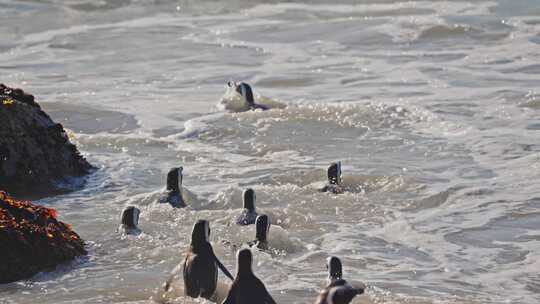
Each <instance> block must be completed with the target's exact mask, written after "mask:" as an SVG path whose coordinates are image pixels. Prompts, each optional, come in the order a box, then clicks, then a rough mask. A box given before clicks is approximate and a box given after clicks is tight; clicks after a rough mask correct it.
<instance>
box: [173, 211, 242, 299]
mask: <svg viewBox="0 0 540 304" xmlns="http://www.w3.org/2000/svg"><path fill="white" fill-rule="evenodd" d="M209 236H210V227H209V225H208V221H205V220H198V221H197V222H196V223H195V225H193V232H192V235H191V245H190V247H189V250H188V252H187V254H186V258H185V259H184V264H183V265H182V270H183V276H184V290H185V293H186V295H188V296H190V297H192V298H198V297H203V298H206V299H210V298H211V297H212V295H213V294H214V291H215V290H216V286H217V277H218V270H217V268H218V267H219V268H220V269H221V271H223V273H224V274H225V275H226V276H227V277H229V278H230V279H231V280H234V278H233V276H232V275H231V273H230V272H229V271H228V270H227V268H225V266H223V264H222V263H221V262H220V261H219V259H218V258H217V257H216V255H215V254H214V250H213V249H212V245H211V244H210V242H209V241H208V237H209Z"/></svg>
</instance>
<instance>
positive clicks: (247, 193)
mask: <svg viewBox="0 0 540 304" xmlns="http://www.w3.org/2000/svg"><path fill="white" fill-rule="evenodd" d="M242 196H243V200H244V209H247V210H248V211H249V212H252V211H255V198H256V197H255V191H254V190H253V189H251V188H247V189H246V190H244V193H242Z"/></svg>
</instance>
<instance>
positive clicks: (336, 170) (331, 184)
mask: <svg viewBox="0 0 540 304" xmlns="http://www.w3.org/2000/svg"><path fill="white" fill-rule="evenodd" d="M327 175H328V184H326V185H325V186H324V187H323V188H322V189H321V192H332V193H334V194H339V193H343V187H342V186H341V162H340V161H338V162H335V163H332V164H330V166H329V167H328V170H327Z"/></svg>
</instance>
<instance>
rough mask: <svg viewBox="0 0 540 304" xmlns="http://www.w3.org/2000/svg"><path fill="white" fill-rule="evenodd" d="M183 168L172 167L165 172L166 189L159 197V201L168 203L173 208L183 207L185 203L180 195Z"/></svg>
mask: <svg viewBox="0 0 540 304" xmlns="http://www.w3.org/2000/svg"><path fill="white" fill-rule="evenodd" d="M183 170H184V168H182V167H177V168H172V169H171V170H169V173H167V189H165V192H164V193H162V194H161V196H160V197H159V202H160V203H169V204H170V205H171V206H173V207H174V208H184V207H186V203H185V202H184V198H183V197H182V179H183V175H182V171H183Z"/></svg>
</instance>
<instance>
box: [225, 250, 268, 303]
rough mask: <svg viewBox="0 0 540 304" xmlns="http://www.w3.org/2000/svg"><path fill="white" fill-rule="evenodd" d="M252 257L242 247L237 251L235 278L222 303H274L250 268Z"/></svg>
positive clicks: (248, 251)
mask: <svg viewBox="0 0 540 304" xmlns="http://www.w3.org/2000/svg"><path fill="white" fill-rule="evenodd" d="M252 261H253V257H252V254H251V250H249V249H248V248H244V249H241V250H239V251H238V253H237V264H236V278H235V279H234V281H233V283H232V285H231V289H230V290H229V294H228V295H227V298H226V299H225V301H223V302H222V304H254V303H257V304H275V303H276V301H274V299H273V298H272V296H271V295H270V293H268V290H266V287H265V286H264V284H263V282H261V280H259V278H257V277H256V276H255V274H254V273H253V270H252V269H251V264H252Z"/></svg>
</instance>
